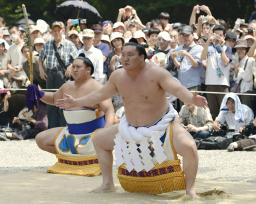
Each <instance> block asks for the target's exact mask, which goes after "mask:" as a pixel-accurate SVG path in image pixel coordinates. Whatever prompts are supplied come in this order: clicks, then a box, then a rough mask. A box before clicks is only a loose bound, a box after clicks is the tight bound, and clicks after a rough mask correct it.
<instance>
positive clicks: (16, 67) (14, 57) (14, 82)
mask: <svg viewBox="0 0 256 204" xmlns="http://www.w3.org/2000/svg"><path fill="white" fill-rule="evenodd" d="M11 39H12V42H13V44H12V46H10V48H9V50H8V51H7V57H8V64H7V67H8V69H9V70H10V75H9V77H10V83H11V86H12V87H13V88H21V87H24V86H25V85H26V81H27V79H28V78H27V75H26V73H25V72H24V70H23V68H22V61H23V56H22V53H21V48H22V47H23V45H24V40H23V39H22V38H21V33H20V31H17V32H16V31H15V32H13V34H12V35H11Z"/></svg>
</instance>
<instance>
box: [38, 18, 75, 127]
mask: <svg viewBox="0 0 256 204" xmlns="http://www.w3.org/2000/svg"><path fill="white" fill-rule="evenodd" d="M63 30H64V24H63V23H62V22H59V21H55V22H53V24H52V36H53V40H49V41H48V42H46V44H45V46H44V49H43V50H42V52H41V53H40V57H39V73H40V77H41V79H44V80H46V88H47V89H58V88H59V87H60V86H61V85H62V84H63V83H64V82H65V81H66V76H68V77H69V76H70V69H71V66H72V65H71V63H72V61H73V59H75V58H76V57H77V49H76V47H75V46H74V44H73V43H72V42H70V41H69V40H66V39H64V38H63V36H62V32H63ZM54 47H55V48H56V51H57V52H58V54H59V56H60V58H59V60H58V58H57V55H56V52H55V48H54ZM44 61H45V67H44V64H43V62H44ZM61 61H62V62H61ZM64 66H65V67H64ZM47 116H48V122H49V123H48V127H49V128H51V127H59V126H64V125H65V124H66V122H65V119H64V116H63V113H62V111H61V110H60V109H59V108H56V107H53V106H48V113H47Z"/></svg>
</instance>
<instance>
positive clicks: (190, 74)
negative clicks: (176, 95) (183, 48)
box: [178, 43, 204, 88]
mask: <svg viewBox="0 0 256 204" xmlns="http://www.w3.org/2000/svg"><path fill="white" fill-rule="evenodd" d="M202 51H203V47H202V46H200V45H196V44H195V43H193V44H192V45H191V48H190V50H189V51H188V52H189V53H190V54H191V55H192V57H193V58H194V59H195V60H196V61H197V63H198V66H197V67H192V63H191V60H190V59H189V58H188V57H184V58H183V59H182V60H181V62H180V68H179V69H178V79H179V81H180V82H181V84H182V85H183V86H185V87H186V88H191V87H194V86H199V85H201V83H202V73H203V71H204V70H203V66H202V64H201V61H200V58H201V53H202Z"/></svg>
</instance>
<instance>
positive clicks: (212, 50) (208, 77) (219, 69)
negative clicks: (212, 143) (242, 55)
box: [201, 25, 231, 118]
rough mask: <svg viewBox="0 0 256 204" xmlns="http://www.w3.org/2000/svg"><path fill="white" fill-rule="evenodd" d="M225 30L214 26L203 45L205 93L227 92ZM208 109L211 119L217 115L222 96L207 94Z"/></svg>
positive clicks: (227, 66)
mask: <svg viewBox="0 0 256 204" xmlns="http://www.w3.org/2000/svg"><path fill="white" fill-rule="evenodd" d="M224 34H225V28H224V27H223V26H222V25H215V26H214V28H213V35H211V36H210V37H209V39H208V40H207V42H206V43H205V45H204V49H203V51H202V55H201V60H202V61H203V60H206V73H205V85H206V91H210V92H211V91H213V92H228V87H229V74H230V61H231V59H230V58H229V57H228V54H227V46H226V45H225V44H224V43H225V40H224V38H225V36H224ZM207 98H208V101H209V108H210V110H211V113H212V116H213V118H215V117H216V116H217V114H218V111H219V107H220V104H221V101H222V98H223V96H222V95H219V94H207Z"/></svg>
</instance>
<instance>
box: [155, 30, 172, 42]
mask: <svg viewBox="0 0 256 204" xmlns="http://www.w3.org/2000/svg"><path fill="white" fill-rule="evenodd" d="M157 37H158V38H163V39H164V40H165V41H168V42H169V41H171V37H170V34H169V33H168V32H166V31H162V32H160V33H159V34H158V36H157Z"/></svg>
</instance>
